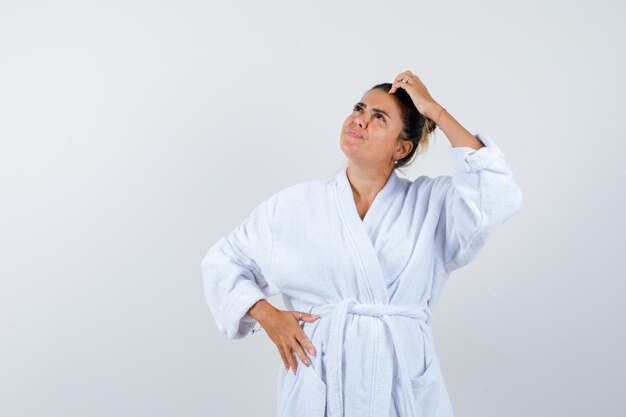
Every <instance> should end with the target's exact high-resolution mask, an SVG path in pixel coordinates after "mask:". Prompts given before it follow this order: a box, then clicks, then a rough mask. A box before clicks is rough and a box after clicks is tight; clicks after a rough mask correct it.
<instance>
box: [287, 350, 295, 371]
mask: <svg viewBox="0 0 626 417" xmlns="http://www.w3.org/2000/svg"><path fill="white" fill-rule="evenodd" d="M285 356H286V357H287V362H288V363H289V368H291V370H292V371H293V373H294V374H295V373H296V367H297V365H296V360H295V358H294V357H293V352H292V351H291V347H290V346H285Z"/></svg>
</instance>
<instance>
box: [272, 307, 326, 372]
mask: <svg viewBox="0 0 626 417" xmlns="http://www.w3.org/2000/svg"><path fill="white" fill-rule="evenodd" d="M299 316H300V312H299V311H289V310H279V309H275V311H274V312H272V313H271V314H268V315H267V316H266V317H265V318H264V319H263V322H262V323H261V322H260V324H261V326H263V329H264V330H265V333H267V335H268V336H269V337H270V339H272V342H274V344H275V345H276V347H277V348H278V352H279V353H280V356H281V358H282V360H283V362H284V364H285V369H289V368H291V369H292V370H293V373H294V374H295V373H296V369H297V367H298V365H297V361H296V360H295V358H294V356H293V352H294V351H295V352H296V354H297V355H298V356H299V357H300V360H301V361H302V362H304V363H305V364H307V365H309V364H310V360H309V358H308V356H307V354H306V353H305V352H304V349H306V350H307V351H308V352H309V353H310V354H311V355H313V356H315V354H316V352H315V347H314V346H313V344H312V343H311V341H310V340H309V338H308V337H307V336H306V335H305V334H304V331H303V330H302V327H300V322H299V321H298V317H299ZM318 318H319V316H316V315H314V314H310V313H304V312H302V320H303V321H305V322H307V323H313V322H314V321H315V320H317V319H318ZM303 348H304V349H303Z"/></svg>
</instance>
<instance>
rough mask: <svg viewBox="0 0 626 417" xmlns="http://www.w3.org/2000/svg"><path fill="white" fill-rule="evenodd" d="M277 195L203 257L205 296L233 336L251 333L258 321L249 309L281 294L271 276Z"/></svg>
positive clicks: (220, 325)
mask: <svg viewBox="0 0 626 417" xmlns="http://www.w3.org/2000/svg"><path fill="white" fill-rule="evenodd" d="M272 202H273V199H269V200H266V201H264V202H262V203H261V204H260V205H259V206H257V207H256V208H255V209H254V210H253V211H252V213H251V214H250V215H249V216H248V217H247V218H246V219H245V220H244V221H243V222H242V223H241V224H239V225H238V226H237V227H236V228H235V229H234V230H233V231H232V232H230V233H229V234H228V235H227V236H225V237H222V238H221V239H220V240H219V241H218V242H217V243H215V244H214V245H213V246H212V247H211V248H210V249H209V251H208V253H207V254H206V255H205V257H204V258H203V259H202V262H201V270H202V278H203V286H204V296H205V299H206V302H207V303H208V305H209V307H210V310H211V312H212V313H213V318H214V320H215V322H216V324H217V327H218V329H219V330H220V332H222V333H224V334H226V335H227V336H228V337H229V338H230V339H241V338H243V337H245V336H247V335H248V334H250V332H251V330H252V328H253V327H254V326H255V325H256V324H257V321H256V320H255V319H253V318H252V317H251V316H250V315H248V314H247V311H248V309H249V308H250V307H252V305H254V304H255V303H256V302H257V301H258V300H261V299H267V298H268V297H271V296H273V295H276V294H278V289H277V288H276V287H275V286H274V285H273V284H272V282H271V281H270V279H269V273H270V265H271V262H272V246H273V240H272V229H271V227H270V222H271V213H272Z"/></svg>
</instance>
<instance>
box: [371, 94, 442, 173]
mask: <svg viewBox="0 0 626 417" xmlns="http://www.w3.org/2000/svg"><path fill="white" fill-rule="evenodd" d="M391 87H392V84H391V83H382V84H377V85H375V86H374V87H372V88H370V91H371V90H374V89H379V90H383V91H385V92H386V93H388V92H389V90H391ZM392 95H393V96H394V97H395V99H396V101H397V102H398V104H399V105H400V114H401V117H402V131H401V132H400V137H399V139H400V140H410V141H411V142H412V143H413V149H411V152H409V153H408V154H407V155H406V156H405V157H404V158H402V159H400V160H398V163H397V164H394V165H395V166H394V169H397V168H402V167H405V166H408V165H410V164H411V163H412V162H413V160H414V158H413V156H415V155H420V154H422V153H424V152H425V151H426V149H428V143H429V139H430V134H431V133H433V132H434V131H435V128H436V127H437V124H436V123H435V122H434V121H432V120H430V119H429V118H428V117H426V116H424V115H423V114H421V113H420V112H419V111H418V110H417V107H415V104H414V103H413V99H411V96H409V93H407V92H406V91H405V90H404V89H402V88H398V89H396V91H395V92H394V93H393V94H392Z"/></svg>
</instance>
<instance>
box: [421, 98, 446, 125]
mask: <svg viewBox="0 0 626 417" xmlns="http://www.w3.org/2000/svg"><path fill="white" fill-rule="evenodd" d="M444 110H445V109H444V108H443V106H442V105H441V104H439V103H437V102H436V101H433V102H432V103H430V104H429V105H428V107H427V108H426V111H425V113H424V116H426V117H428V118H429V119H430V120H432V121H434V122H438V121H439V117H440V116H441V113H443V111H444Z"/></svg>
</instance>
